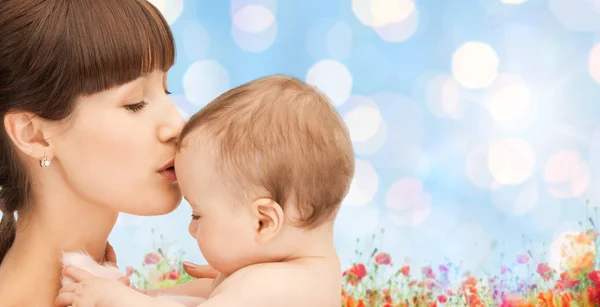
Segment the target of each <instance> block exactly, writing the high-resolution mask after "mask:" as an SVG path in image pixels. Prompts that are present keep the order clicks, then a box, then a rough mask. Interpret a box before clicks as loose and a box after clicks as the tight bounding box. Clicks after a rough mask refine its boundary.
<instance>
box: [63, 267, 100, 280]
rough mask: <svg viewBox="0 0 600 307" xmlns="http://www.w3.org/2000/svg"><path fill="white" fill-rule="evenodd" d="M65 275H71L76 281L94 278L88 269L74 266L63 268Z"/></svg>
mask: <svg viewBox="0 0 600 307" xmlns="http://www.w3.org/2000/svg"><path fill="white" fill-rule="evenodd" d="M63 275H64V276H66V277H70V278H71V279H73V280H74V281H75V282H82V281H85V280H88V279H91V278H94V277H93V276H92V274H90V273H88V272H87V271H84V270H82V269H78V268H76V267H72V266H67V267H65V269H64V270H63Z"/></svg>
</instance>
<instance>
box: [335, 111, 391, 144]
mask: <svg viewBox="0 0 600 307" xmlns="http://www.w3.org/2000/svg"><path fill="white" fill-rule="evenodd" d="M344 121H345V122H346V125H347V126H348V130H349V131H350V138H351V139H352V142H359V143H362V142H366V141H368V140H369V139H370V138H372V137H373V136H375V134H376V133H377V131H379V129H381V127H380V126H381V122H382V121H383V119H382V118H381V113H379V110H378V109H377V108H376V107H375V108H374V107H372V106H368V105H363V106H358V107H356V108H353V109H351V110H350V111H348V112H347V113H346V114H345V115H344Z"/></svg>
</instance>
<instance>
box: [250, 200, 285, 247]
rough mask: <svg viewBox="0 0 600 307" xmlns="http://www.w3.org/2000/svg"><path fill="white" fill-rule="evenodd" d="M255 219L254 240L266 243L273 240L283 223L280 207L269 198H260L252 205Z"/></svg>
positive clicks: (283, 217)
mask: <svg viewBox="0 0 600 307" xmlns="http://www.w3.org/2000/svg"><path fill="white" fill-rule="evenodd" d="M252 213H253V215H254V217H255V219H254V221H255V229H256V240H257V241H258V242H259V243H267V242H269V241H270V240H272V239H273V238H275V237H276V236H277V235H278V234H279V232H280V231H281V228H282V227H283V225H284V223H285V215H284V214H283V209H282V208H281V206H280V205H279V204H278V203H277V202H275V201H273V200H272V199H269V198H260V199H257V200H255V201H254V202H253V203H252Z"/></svg>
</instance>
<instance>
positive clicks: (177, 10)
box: [148, 0, 183, 24]
mask: <svg viewBox="0 0 600 307" xmlns="http://www.w3.org/2000/svg"><path fill="white" fill-rule="evenodd" d="M148 2H150V3H152V4H153V5H154V6H155V7H156V8H157V9H158V10H159V11H160V12H161V14H163V16H164V18H165V20H167V23H169V24H173V23H175V21H177V19H179V17H180V16H181V13H183V0H148Z"/></svg>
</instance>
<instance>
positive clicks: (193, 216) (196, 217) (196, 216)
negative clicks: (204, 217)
mask: <svg viewBox="0 0 600 307" xmlns="http://www.w3.org/2000/svg"><path fill="white" fill-rule="evenodd" d="M199 218H200V216H199V215H195V214H192V220H197V219H199Z"/></svg>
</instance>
